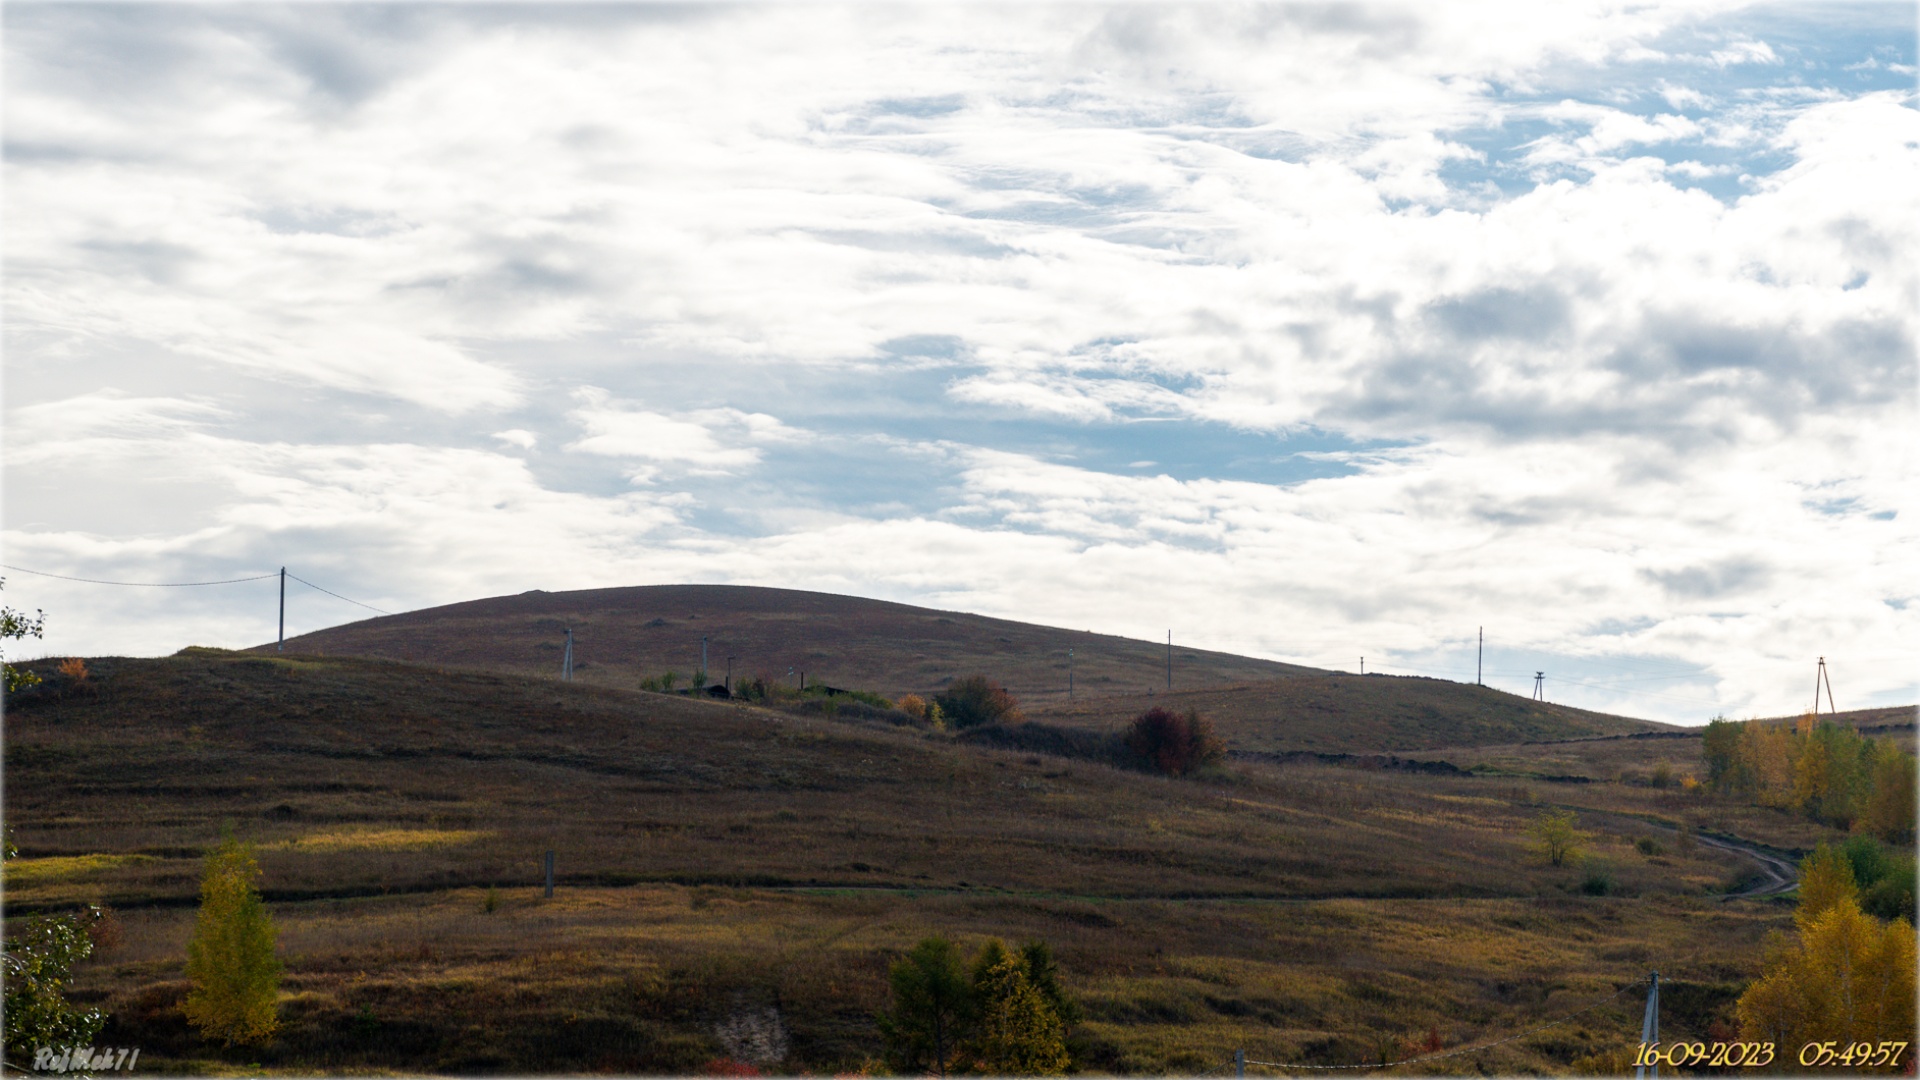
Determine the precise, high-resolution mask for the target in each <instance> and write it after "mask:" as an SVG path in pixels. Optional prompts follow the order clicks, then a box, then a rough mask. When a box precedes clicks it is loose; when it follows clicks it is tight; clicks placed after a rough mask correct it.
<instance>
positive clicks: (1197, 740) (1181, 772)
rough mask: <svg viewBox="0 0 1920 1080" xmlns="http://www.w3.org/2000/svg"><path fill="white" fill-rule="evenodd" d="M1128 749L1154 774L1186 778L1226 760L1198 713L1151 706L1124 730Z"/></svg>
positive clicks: (1221, 746)
mask: <svg viewBox="0 0 1920 1080" xmlns="http://www.w3.org/2000/svg"><path fill="white" fill-rule="evenodd" d="M1127 749H1129V750H1131V751H1133V753H1134V754H1135V756H1137V757H1139V758H1140V759H1141V760H1142V761H1144V762H1146V763H1147V764H1148V765H1150V766H1152V768H1153V769H1154V770H1155V771H1157V772H1162V773H1165V774H1167V775H1168V776H1186V775H1187V774H1189V773H1191V772H1194V771H1196V770H1199V769H1204V768H1206V767H1207V766H1209V765H1217V764H1219V763H1220V762H1221V760H1222V759H1224V758H1225V757H1226V753H1227V748H1226V744H1224V743H1222V742H1221V741H1220V739H1219V738H1218V737H1217V736H1215V735H1214V733H1213V723H1212V722H1211V721H1209V720H1208V719H1207V718H1206V717H1204V716H1201V715H1200V714H1199V713H1197V712H1189V713H1187V714H1186V715H1185V716H1181V715H1180V714H1179V713H1176V712H1173V711H1171V710H1169V709H1164V708H1161V707H1159V706H1157V705H1156V706H1154V707H1153V708H1151V709H1148V710H1147V711H1146V712H1144V713H1141V714H1140V716H1139V717H1138V718H1136V719H1135V720H1134V722H1133V725H1132V726H1131V727H1129V728H1128V729H1127Z"/></svg>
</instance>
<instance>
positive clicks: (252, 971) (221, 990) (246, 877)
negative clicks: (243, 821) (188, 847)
mask: <svg viewBox="0 0 1920 1080" xmlns="http://www.w3.org/2000/svg"><path fill="white" fill-rule="evenodd" d="M259 877H260V866H259V864H258V863H256V862H255V861H254V858H253V852H252V851H251V850H249V849H248V848H247V846H246V845H243V844H241V843H240V841H238V840H236V839H234V838H233V836H231V835H229V836H228V837H227V838H226V839H225V840H223V841H222V842H221V844H220V846H219V847H218V848H215V849H214V850H213V851H211V852H209V853H208V854H207V866H206V872H205V874H204V875H203V876H202V877H201V880H200V917H199V920H198V922H197V923H196V924H195V926H194V932H193V940H192V941H190V942H188V944H187V978H189V979H191V980H192V981H193V989H192V990H191V991H190V992H188V994H187V1001H186V1006H185V1012H186V1014H187V1020H188V1021H189V1022H191V1023H192V1024H193V1026H194V1027H196V1028H198V1029H200V1032H201V1034H202V1035H204V1036H206V1037H207V1038H217V1039H221V1040H223V1041H225V1042H226V1044H227V1045H228V1046H233V1045H235V1044H236V1043H249V1042H263V1041H265V1040H266V1039H268V1038H271V1037H272V1035H273V1033H274V1031H276V1030H277V1029H278V1028H279V1026H280V1017H279V990H280V961H279V960H277V959H275V958H274V955H273V948H274V939H275V936H276V935H275V931H274V928H273V921H272V920H271V919H269V918H268V917H267V911H266V907H265V905H263V904H262V903H261V902H260V891H259V889H257V888H256V887H255V884H254V883H255V882H256V881H257V880H258V879H259Z"/></svg>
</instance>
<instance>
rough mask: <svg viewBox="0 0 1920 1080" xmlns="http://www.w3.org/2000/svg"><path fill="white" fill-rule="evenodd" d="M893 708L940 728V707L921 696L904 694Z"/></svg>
mask: <svg viewBox="0 0 1920 1080" xmlns="http://www.w3.org/2000/svg"><path fill="white" fill-rule="evenodd" d="M893 707H894V708H896V709H899V710H900V711H901V712H903V713H906V714H907V715H908V716H911V717H913V718H914V719H915V720H917V721H919V722H920V723H923V724H928V725H931V726H933V727H939V726H940V706H938V705H935V704H934V703H933V702H931V701H928V700H927V699H926V698H923V697H921V696H920V695H919V694H903V695H901V697H900V700H898V701H896V702H894V703H893Z"/></svg>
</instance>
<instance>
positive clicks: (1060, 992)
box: [1020, 941, 1080, 1027]
mask: <svg viewBox="0 0 1920 1080" xmlns="http://www.w3.org/2000/svg"><path fill="white" fill-rule="evenodd" d="M1020 960H1021V962H1022V963H1023V964H1025V965H1026V970H1027V981H1028V982H1030V983H1032V984H1033V988H1034V989H1035V990H1038V991H1039V992H1040V996H1041V997H1043V998H1046V999H1047V1004H1048V1005H1051V1006H1053V1011H1054V1014H1055V1015H1057V1016H1058V1017H1060V1023H1061V1024H1063V1025H1065V1026H1067V1027H1072V1026H1073V1025H1075V1024H1077V1023H1079V1022H1080V1006H1079V1005H1078V1004H1077V1003H1075V1002H1074V1000H1073V999H1072V998H1070V997H1068V996H1067V992H1066V990H1065V988H1063V987H1062V986H1061V985H1060V965H1059V963H1058V962H1057V961H1055V960H1054V958H1053V949H1051V948H1050V947H1048V945H1047V943H1046V942H1044V941H1029V942H1027V943H1026V944H1025V945H1022V946H1020Z"/></svg>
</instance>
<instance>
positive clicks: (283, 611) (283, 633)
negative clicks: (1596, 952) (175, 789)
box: [273, 566, 1820, 708]
mask: <svg viewBox="0 0 1920 1080" xmlns="http://www.w3.org/2000/svg"><path fill="white" fill-rule="evenodd" d="M356 591H358V590H356ZM273 651H274V652H286V651H287V568H286V567H284V566H283V567H281V568H280V641H279V643H278V644H277V645H275V646H274V647H273ZM1813 704H1814V707H1815V708H1818V707H1819V706H1820V695H1819V694H1818V693H1815V694H1814V695H1813Z"/></svg>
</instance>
